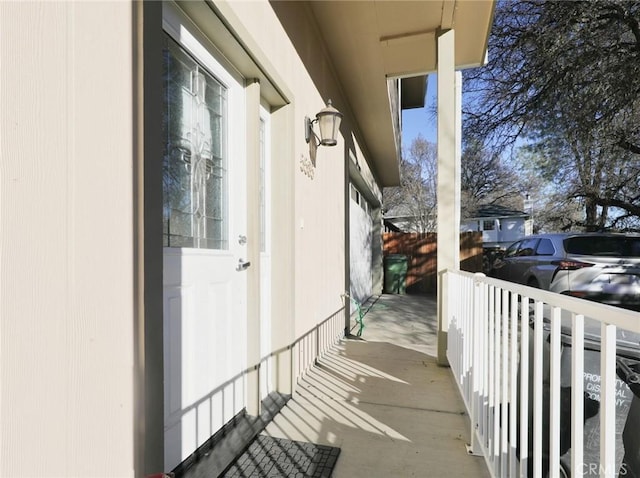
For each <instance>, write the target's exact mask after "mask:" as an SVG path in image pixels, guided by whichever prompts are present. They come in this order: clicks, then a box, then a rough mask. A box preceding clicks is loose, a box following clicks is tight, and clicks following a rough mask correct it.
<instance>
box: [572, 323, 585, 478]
mask: <svg viewBox="0 0 640 478" xmlns="http://www.w3.org/2000/svg"><path fill="white" fill-rule="evenodd" d="M571 322H572V324H571V325H572V327H571V413H572V416H571V423H572V425H573V429H572V431H571V469H572V470H582V469H583V460H584V436H583V435H584V316H583V315H579V314H572V321H571Z"/></svg>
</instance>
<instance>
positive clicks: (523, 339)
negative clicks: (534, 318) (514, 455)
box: [520, 297, 531, 477]
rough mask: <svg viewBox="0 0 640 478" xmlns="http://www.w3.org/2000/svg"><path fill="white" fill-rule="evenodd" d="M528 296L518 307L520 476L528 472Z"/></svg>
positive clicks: (529, 458)
mask: <svg viewBox="0 0 640 478" xmlns="http://www.w3.org/2000/svg"><path fill="white" fill-rule="evenodd" d="M529 347H530V345H529V297H523V298H522V303H521V308H520V476H522V477H525V476H527V474H528V471H527V468H528V466H529V461H530V460H531V457H530V456H529V427H530V426H531V423H529V392H530V391H529Z"/></svg>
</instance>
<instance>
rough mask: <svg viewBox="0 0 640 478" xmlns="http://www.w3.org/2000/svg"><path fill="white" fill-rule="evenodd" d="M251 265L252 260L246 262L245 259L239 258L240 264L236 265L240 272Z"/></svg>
mask: <svg viewBox="0 0 640 478" xmlns="http://www.w3.org/2000/svg"><path fill="white" fill-rule="evenodd" d="M250 266H251V262H249V261H247V262H245V261H244V259H238V265H237V266H236V270H237V271H238V272H242V271H246V270H247V269H248V268H249V267H250Z"/></svg>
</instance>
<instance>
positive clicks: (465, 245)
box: [382, 232, 482, 293]
mask: <svg viewBox="0 0 640 478" xmlns="http://www.w3.org/2000/svg"><path fill="white" fill-rule="evenodd" d="M437 238H438V235H437V234H436V233H405V232H385V233H384V234H382V240H383V253H384V256H385V257H386V256H388V255H390V254H403V255H405V256H407V258H408V271H407V278H406V287H407V292H408V293H435V292H436V287H437V283H438V277H437V271H438V269H437V264H436V257H437V249H436V244H437ZM460 269H461V270H463V271H468V272H482V233H481V232H463V233H461V234H460Z"/></svg>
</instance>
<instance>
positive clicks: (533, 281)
mask: <svg viewBox="0 0 640 478" xmlns="http://www.w3.org/2000/svg"><path fill="white" fill-rule="evenodd" d="M527 285H528V286H529V287H535V288H536V289H539V288H540V283H539V282H538V279H536V278H535V277H531V278H530V279H529V280H528V281H527Z"/></svg>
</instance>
